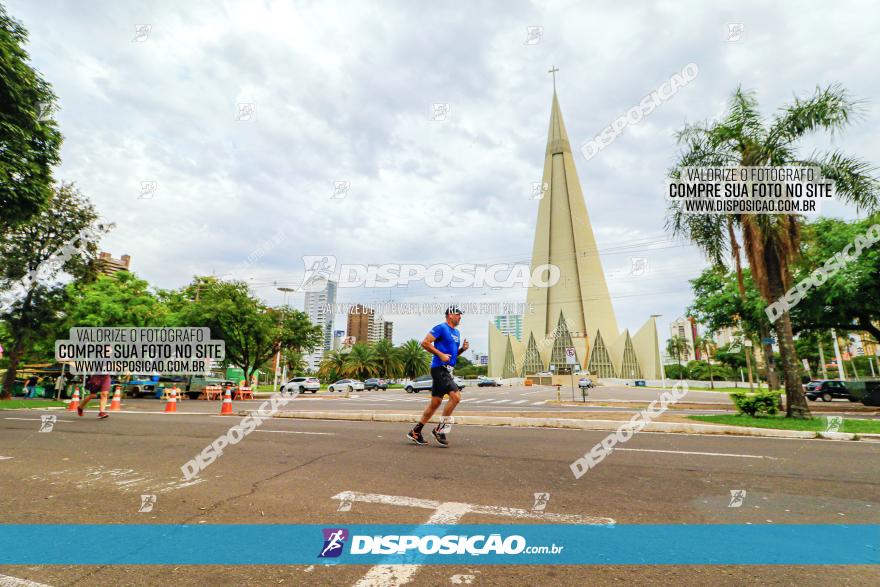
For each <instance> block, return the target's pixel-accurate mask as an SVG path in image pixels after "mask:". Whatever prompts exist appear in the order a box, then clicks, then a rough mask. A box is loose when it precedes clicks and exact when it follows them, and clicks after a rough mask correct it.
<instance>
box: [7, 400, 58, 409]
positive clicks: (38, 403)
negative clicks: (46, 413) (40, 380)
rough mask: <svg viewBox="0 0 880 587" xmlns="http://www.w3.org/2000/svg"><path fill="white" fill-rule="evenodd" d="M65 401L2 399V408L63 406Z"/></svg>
mask: <svg viewBox="0 0 880 587" xmlns="http://www.w3.org/2000/svg"><path fill="white" fill-rule="evenodd" d="M66 405H67V404H65V403H64V402H56V401H55V400H52V399H2V400H0V410H20V409H22V408H38V409H39V408H63V407H64V406H66Z"/></svg>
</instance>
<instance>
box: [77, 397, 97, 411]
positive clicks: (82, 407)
mask: <svg viewBox="0 0 880 587" xmlns="http://www.w3.org/2000/svg"><path fill="white" fill-rule="evenodd" d="M94 397H95V394H94V393H90V394H88V395H87V396H86V397H84V398H83V400H82V401H81V402H79V406H77V408H76V411H77V413H78V414H79V415H80V416H82V415H83V412H84V411H85V409H86V405H87V404H88V403H89V402H90V401H91V400H92V399H94Z"/></svg>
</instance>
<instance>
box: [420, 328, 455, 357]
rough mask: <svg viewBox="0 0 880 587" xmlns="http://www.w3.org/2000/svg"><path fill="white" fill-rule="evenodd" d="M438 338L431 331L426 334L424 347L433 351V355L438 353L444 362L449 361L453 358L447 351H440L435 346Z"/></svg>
mask: <svg viewBox="0 0 880 587" xmlns="http://www.w3.org/2000/svg"><path fill="white" fill-rule="evenodd" d="M435 340H437V337H436V336H434V335H433V334H431V333H430V332H429V333H428V334H427V335H426V336H425V340H423V341H422V348H423V349H425V350H426V351H428V352H429V353H431V354H432V355H437V357H438V358H439V359H440V360H441V361H443V362H444V363H448V362H449V360H450V359H451V358H452V357H450V356H449V355H447V354H446V353H443V352H440V351H439V350H438V349H437V347H435V346H434V341H435Z"/></svg>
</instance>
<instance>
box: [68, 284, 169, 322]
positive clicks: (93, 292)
mask: <svg viewBox="0 0 880 587" xmlns="http://www.w3.org/2000/svg"><path fill="white" fill-rule="evenodd" d="M64 313H65V318H66V322H67V328H71V327H74V326H117V327H122V326H131V327H134V328H139V327H140V328H143V327H157V326H165V325H166V322H167V321H168V319H169V311H168V308H167V306H165V304H163V303H162V301H161V300H160V299H159V297H158V296H157V295H156V294H155V293H154V292H152V291H151V290H150V285H149V283H147V282H146V281H144V280H143V279H138V278H137V277H136V276H135V275H134V274H133V273H129V272H128V271H118V272H116V273H113V274H112V275H101V276H99V277H98V278H97V279H95V280H94V281H91V282H79V281H75V282H72V283H70V284H68V285H67V303H66V304H65V309H64Z"/></svg>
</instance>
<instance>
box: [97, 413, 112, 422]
mask: <svg viewBox="0 0 880 587" xmlns="http://www.w3.org/2000/svg"><path fill="white" fill-rule="evenodd" d="M109 417H110V414H108V413H107V412H98V418H99V419H101V420H103V419H104V418H109Z"/></svg>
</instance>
